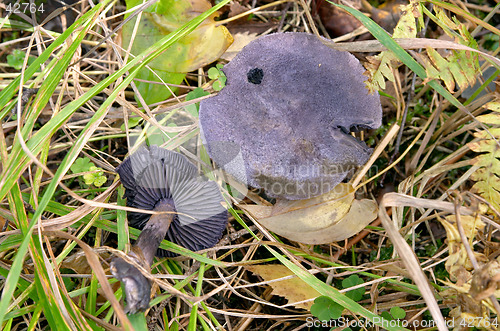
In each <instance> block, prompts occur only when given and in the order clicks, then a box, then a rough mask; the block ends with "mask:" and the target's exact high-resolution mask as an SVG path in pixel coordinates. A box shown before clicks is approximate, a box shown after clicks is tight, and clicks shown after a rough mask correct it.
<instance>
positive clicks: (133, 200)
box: [116, 146, 227, 256]
mask: <svg viewBox="0 0 500 331" xmlns="http://www.w3.org/2000/svg"><path fill="white" fill-rule="evenodd" d="M116 171H117V172H118V174H119V175H120V181H121V182H122V184H123V186H124V187H125V197H126V198H127V206H130V207H134V208H139V209H145V210H153V209H155V208H156V207H157V206H159V205H160V204H163V205H172V206H174V208H175V211H176V212H177V213H179V214H176V215H175V216H174V218H173V220H172V224H171V225H170V227H169V229H168V231H167V234H166V235H165V239H167V240H169V241H171V242H173V243H176V244H179V245H181V246H183V247H185V248H188V249H190V250H193V251H198V250H202V249H206V248H209V247H213V246H214V245H215V244H216V243H217V242H218V241H219V239H220V237H221V235H222V232H223V230H224V228H225V226H226V223H227V211H226V209H225V208H224V207H223V206H222V205H221V202H223V198H222V195H221V193H220V191H219V187H218V186H217V184H216V183H215V182H211V181H206V180H202V178H201V177H200V176H198V172H197V170H196V167H195V166H194V165H193V164H192V163H191V162H189V161H188V160H187V158H186V157H185V156H183V155H180V154H179V153H176V152H173V151H169V150H166V149H163V148H159V147H157V146H151V147H150V149H149V150H148V149H146V148H144V147H143V148H140V149H139V150H138V151H137V152H135V153H133V154H132V155H130V156H129V157H128V158H126V159H125V160H124V161H123V162H122V164H120V165H119V166H118V167H117V168H116ZM150 217H151V214H144V213H137V212H130V213H128V221H129V225H130V226H132V227H135V228H137V229H142V228H144V226H145V225H146V223H147V222H148V220H149V219H150ZM157 255H158V256H175V254H174V253H171V252H168V251H165V250H162V249H159V250H158V251H157Z"/></svg>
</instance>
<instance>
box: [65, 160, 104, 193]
mask: <svg viewBox="0 0 500 331" xmlns="http://www.w3.org/2000/svg"><path fill="white" fill-rule="evenodd" d="M70 169H71V171H72V172H73V173H74V174H78V173H82V172H89V171H92V172H91V173H87V174H85V175H83V181H84V183H85V184H86V185H88V186H90V185H94V186H95V187H101V186H102V185H104V183H106V180H108V179H107V177H106V176H105V175H104V170H103V169H101V168H98V167H96V166H95V164H94V163H92V162H91V161H90V159H89V158H88V157H81V158H78V159H76V160H75V163H73V165H72V166H71V168H70Z"/></svg>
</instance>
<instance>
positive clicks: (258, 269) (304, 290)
mask: <svg viewBox="0 0 500 331" xmlns="http://www.w3.org/2000/svg"><path fill="white" fill-rule="evenodd" d="M245 268H246V269H247V270H249V271H251V272H253V273H254V274H256V275H258V276H260V277H262V279H264V281H266V282H267V281H271V280H273V279H278V278H282V277H286V276H291V275H294V273H293V272H292V271H290V269H288V268H287V267H285V266H284V265H280V264H267V265H253V266H247V267H245ZM269 286H271V287H272V288H273V292H272V293H273V294H274V295H279V296H282V297H285V298H286V299H287V300H288V302H289V303H291V304H293V303H294V302H300V301H304V300H308V299H314V298H316V297H318V296H320V295H321V294H320V293H319V292H318V291H316V290H315V289H313V288H312V287H311V286H309V285H308V284H307V283H306V282H304V281H303V280H302V279H300V278H298V277H294V278H290V279H285V280H280V281H277V282H272V283H269ZM312 304H313V302H312V301H309V302H302V303H298V304H296V305H294V307H296V308H302V309H307V310H310V309H311V306H312Z"/></svg>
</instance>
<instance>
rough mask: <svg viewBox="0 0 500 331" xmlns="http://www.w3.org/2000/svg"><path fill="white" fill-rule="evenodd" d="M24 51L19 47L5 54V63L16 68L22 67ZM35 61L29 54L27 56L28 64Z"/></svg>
mask: <svg viewBox="0 0 500 331" xmlns="http://www.w3.org/2000/svg"><path fill="white" fill-rule="evenodd" d="M25 55H26V53H24V52H23V51H22V50H20V49H15V50H13V51H12V53H11V54H9V55H7V64H8V65H9V66H11V67H13V68H14V69H16V70H21V68H22V67H23V63H24V56H25ZM33 61H35V57H34V56H29V57H28V66H29V65H30V64H31V63H33Z"/></svg>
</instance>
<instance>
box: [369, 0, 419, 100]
mask: <svg viewBox="0 0 500 331" xmlns="http://www.w3.org/2000/svg"><path fill="white" fill-rule="evenodd" d="M401 7H402V15H401V18H400V19H399V21H398V24H397V25H396V27H395V28H394V33H393V34H392V37H393V38H415V37H416V36H417V24H416V22H415V17H417V18H422V10H421V4H420V3H418V2H415V1H411V2H410V4H409V5H407V6H401ZM419 21H420V19H419ZM367 60H368V62H367V63H366V64H365V67H366V69H367V72H366V73H365V74H366V75H367V76H368V80H367V82H366V85H367V86H368V89H369V90H370V91H371V92H373V91H378V90H380V89H385V79H388V80H389V81H391V82H394V81H395V78H394V75H393V73H392V69H393V68H397V67H398V66H399V65H400V62H399V60H398V58H397V57H396V55H394V53H393V52H391V51H383V52H381V53H380V54H378V55H375V56H368V57H367Z"/></svg>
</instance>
